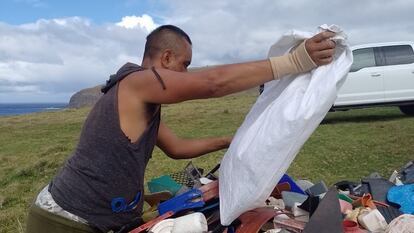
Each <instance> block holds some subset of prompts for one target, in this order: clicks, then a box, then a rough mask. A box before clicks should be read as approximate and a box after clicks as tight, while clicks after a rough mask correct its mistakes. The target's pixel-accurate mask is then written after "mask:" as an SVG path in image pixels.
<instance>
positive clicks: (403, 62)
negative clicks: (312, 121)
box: [331, 42, 414, 115]
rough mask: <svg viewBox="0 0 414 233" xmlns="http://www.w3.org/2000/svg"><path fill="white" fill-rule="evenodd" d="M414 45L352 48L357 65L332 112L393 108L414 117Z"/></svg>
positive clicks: (379, 45)
mask: <svg viewBox="0 0 414 233" xmlns="http://www.w3.org/2000/svg"><path fill="white" fill-rule="evenodd" d="M413 48H414V43H413V42H392V43H377V44H365V45H359V46H354V47H352V52H353V55H354V63H353V64H352V67H351V70H350V72H349V74H348V77H347V79H346V81H345V83H344V84H343V86H342V87H341V89H340V90H339V93H338V98H337V99H336V101H335V104H334V105H333V106H332V109H331V110H347V109H350V108H363V107H370V106H378V105H381V106H384V105H393V106H398V107H399V108H400V110H401V111H402V112H403V113H405V114H407V115H414V51H413Z"/></svg>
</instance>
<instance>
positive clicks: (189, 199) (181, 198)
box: [158, 189, 204, 215]
mask: <svg viewBox="0 0 414 233" xmlns="http://www.w3.org/2000/svg"><path fill="white" fill-rule="evenodd" d="M202 195H203V192H201V190H199V189H191V190H189V191H187V192H185V193H183V194H180V195H178V196H175V197H173V198H171V199H169V200H167V201H165V202H162V203H161V204H159V205H158V213H159V214H160V215H163V214H165V213H167V212H168V211H173V212H174V213H177V212H179V211H181V210H187V209H193V208H199V207H203V206H204V201H203V199H202Z"/></svg>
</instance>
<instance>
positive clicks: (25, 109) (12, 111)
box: [0, 103, 68, 117]
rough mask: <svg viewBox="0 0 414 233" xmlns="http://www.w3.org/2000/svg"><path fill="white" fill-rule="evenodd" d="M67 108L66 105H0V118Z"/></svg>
mask: <svg viewBox="0 0 414 233" xmlns="http://www.w3.org/2000/svg"><path fill="white" fill-rule="evenodd" d="M67 106H68V103H0V117H4V116H17V115H25V114H30V113H35V112H47V111H58V110H62V109H65V108H66V107H67Z"/></svg>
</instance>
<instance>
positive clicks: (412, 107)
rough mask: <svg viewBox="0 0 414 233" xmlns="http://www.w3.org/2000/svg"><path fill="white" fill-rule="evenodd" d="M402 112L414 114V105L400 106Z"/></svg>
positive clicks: (409, 114)
mask: <svg viewBox="0 0 414 233" xmlns="http://www.w3.org/2000/svg"><path fill="white" fill-rule="evenodd" d="M399 108H400V110H401V112H402V113H404V114H405V115H408V116H414V105H404V106H399Z"/></svg>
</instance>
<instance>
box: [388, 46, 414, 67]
mask: <svg viewBox="0 0 414 233" xmlns="http://www.w3.org/2000/svg"><path fill="white" fill-rule="evenodd" d="M381 51H382V52H383V54H384V56H385V65H401V64H411V63H414V52H413V48H412V47H411V46H410V45H396V46H384V47H381Z"/></svg>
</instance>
